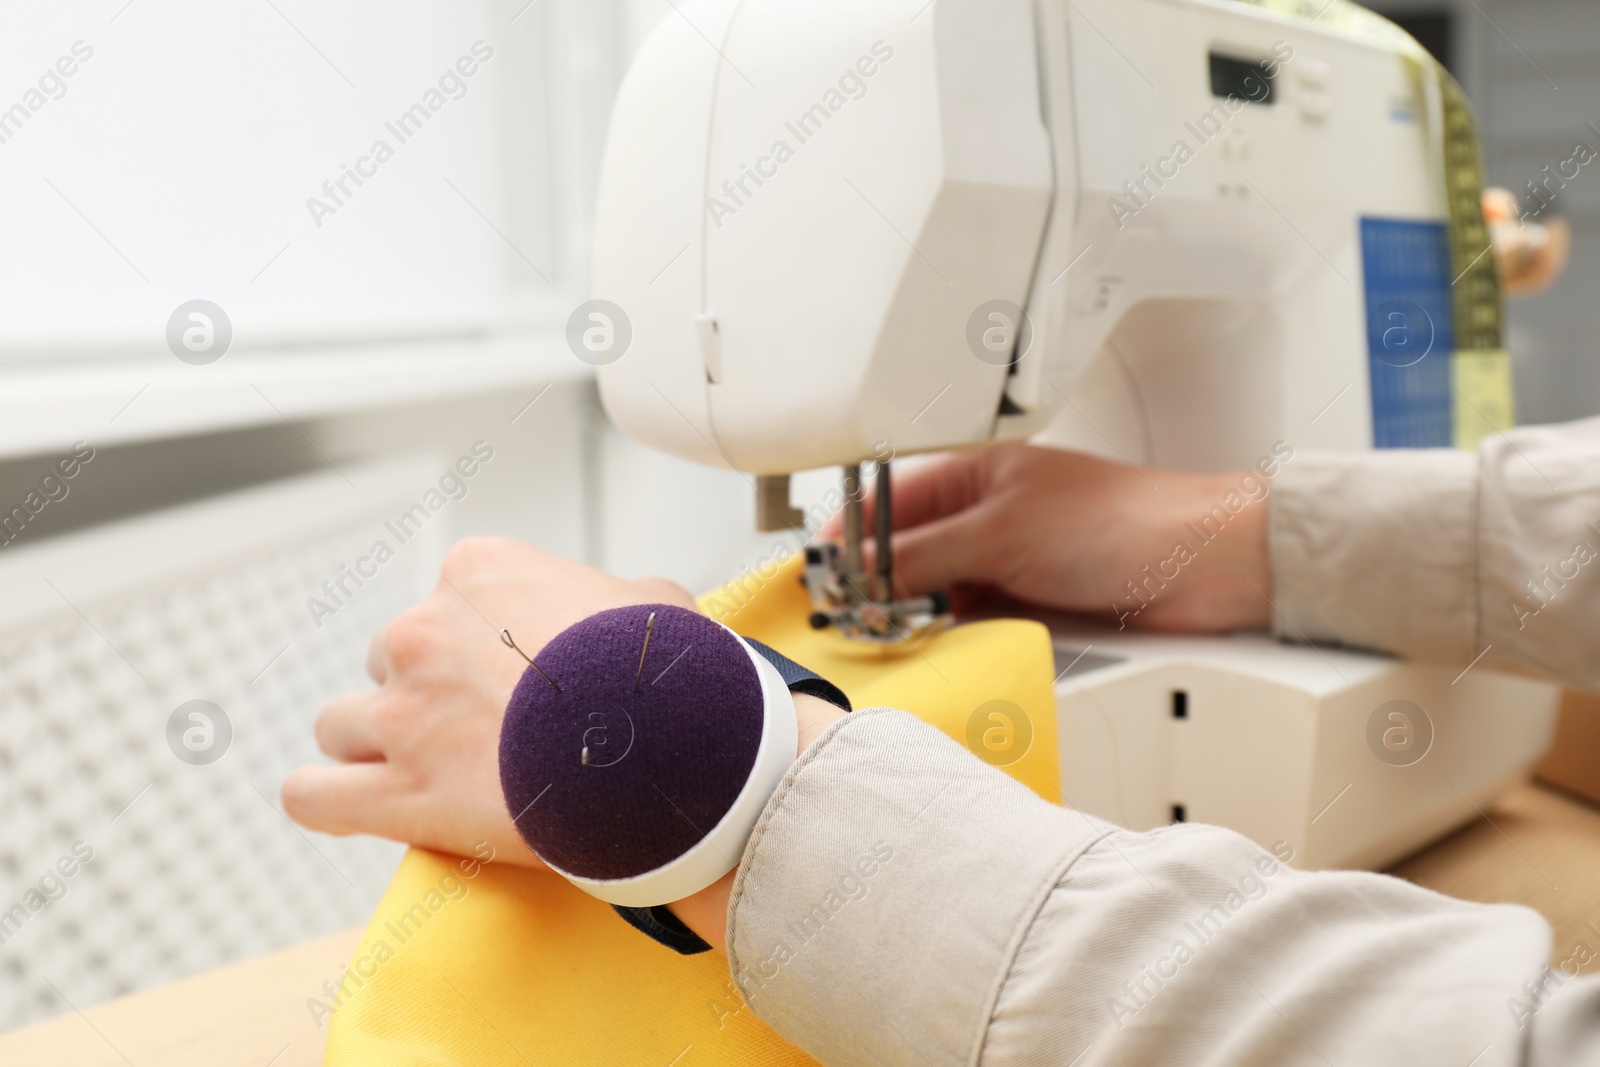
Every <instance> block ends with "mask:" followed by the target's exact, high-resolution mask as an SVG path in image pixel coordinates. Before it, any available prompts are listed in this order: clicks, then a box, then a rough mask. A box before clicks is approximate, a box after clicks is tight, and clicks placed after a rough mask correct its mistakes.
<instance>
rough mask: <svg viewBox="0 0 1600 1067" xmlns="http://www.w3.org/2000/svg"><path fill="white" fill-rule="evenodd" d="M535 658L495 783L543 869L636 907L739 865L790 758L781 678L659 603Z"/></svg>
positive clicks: (791, 735)
mask: <svg viewBox="0 0 1600 1067" xmlns="http://www.w3.org/2000/svg"><path fill="white" fill-rule="evenodd" d="M647 636H648V640H647ZM534 659H535V662H536V663H537V664H538V666H537V667H533V666H530V667H529V668H528V669H527V670H526V671H524V672H523V675H522V680H521V681H520V682H519V683H518V684H517V687H516V689H515V690H514V691H513V692H512V695H511V700H510V702H509V704H508V705H507V707H506V716H505V721H504V724H503V725H502V727H501V732H500V785H501V789H502V790H503V792H504V794H505V800H506V806H507V809H508V811H509V813H510V814H511V816H512V818H513V820H514V821H515V823H516V826H517V830H518V832H519V833H521V835H522V837H523V840H525V841H526V842H527V843H528V845H529V847H530V848H532V849H533V851H534V852H535V853H537V854H538V856H539V858H540V859H542V860H544V861H545V862H546V863H547V864H549V865H550V866H551V867H552V868H553V869H555V870H556V871H557V872H559V873H561V874H563V875H564V876H566V877H567V878H568V879H570V880H571V881H573V882H574V883H575V884H576V885H578V886H579V887H580V888H582V889H584V890H586V891H587V892H589V893H591V894H592V895H594V896H597V897H600V898H601V899H602V900H607V901H610V902H611V903H614V904H624V905H631V906H648V905H655V904H664V903H667V902H669V901H672V900H678V899H681V898H682V897H685V896H688V895H689V894H691V893H694V892H697V891H699V890H700V889H703V888H705V886H707V885H710V884H711V883H712V882H714V881H716V880H717V878H719V877H721V876H722V875H723V874H724V873H726V872H727V871H728V870H731V869H732V868H733V867H735V866H737V865H738V862H739V857H740V855H741V853H742V852H743V850H744V846H745V843H746V842H747V841H748V839H749V835H750V831H751V829H752V828H753V827H754V825H755V821H756V818H757V817H759V815H760V812H761V809H762V807H764V806H765V804H766V801H767V800H768V799H769V798H770V797H771V795H772V793H773V791H774V790H775V789H776V788H777V784H778V782H779V781H780V780H781V779H782V776H783V774H784V773H785V772H786V771H787V769H788V767H789V766H790V764H791V763H792V762H793V760H794V749H795V743H796V737H797V727H796V723H795V713H794V704H793V701H792V700H791V698H790V696H789V692H788V689H787V688H786V687H785V685H784V683H783V679H782V678H781V677H780V676H779V675H778V672H777V671H776V670H775V669H774V668H773V667H772V666H771V665H770V664H768V663H767V662H766V661H765V660H764V659H762V658H761V657H759V656H758V655H756V654H755V653H754V651H753V650H752V649H751V648H750V646H749V645H747V644H746V643H745V642H744V641H743V640H741V639H740V638H739V637H737V636H736V635H735V634H734V633H733V632H732V631H731V630H729V629H727V628H726V627H724V626H722V625H721V624H720V623H717V622H713V621H712V620H711V619H708V618H706V617H705V616H703V615H700V614H697V613H695V612H693V611H688V610H686V609H684V608H679V607H673V606H671V605H667V604H645V605H636V606H630V607H625V608H616V609H613V610H610V611H603V612H600V613H598V614H596V615H592V616H590V617H589V618H587V619H584V620H583V621H582V622H579V623H577V624H575V625H573V626H571V627H569V628H568V629H566V630H564V631H563V632H562V633H560V634H558V635H557V636H556V637H555V638H554V639H552V640H551V642H550V643H549V644H548V645H546V646H545V647H544V649H543V650H541V651H540V652H539V653H538V655H537V656H535V657H534Z"/></svg>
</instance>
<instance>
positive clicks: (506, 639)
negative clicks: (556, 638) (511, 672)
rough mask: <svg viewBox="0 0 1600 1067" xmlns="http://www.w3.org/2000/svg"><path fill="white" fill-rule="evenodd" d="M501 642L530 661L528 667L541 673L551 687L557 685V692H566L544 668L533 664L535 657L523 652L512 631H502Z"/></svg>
mask: <svg viewBox="0 0 1600 1067" xmlns="http://www.w3.org/2000/svg"><path fill="white" fill-rule="evenodd" d="M500 640H501V641H502V642H503V643H504V644H505V646H506V647H507V648H512V649H516V652H517V655H519V656H521V657H522V658H523V659H525V660H527V661H528V666H530V667H532V668H533V669H534V670H536V671H538V672H539V677H541V678H543V679H544V680H545V681H547V682H549V683H550V684H551V685H555V686H556V692H558V693H564V692H566V690H565V689H562V688H561V687H560V686H559V685H556V680H555V679H554V678H552V677H550V676H549V675H548V674H546V673H544V670H543V669H542V668H540V666H539V665H538V664H537V663H535V662H533V657H532V656H530V655H528V654H527V653H526V652H524V651H522V649H521V648H519V647H518V645H517V642H516V641H515V640H514V639H513V638H512V636H511V631H510V630H501V631H500Z"/></svg>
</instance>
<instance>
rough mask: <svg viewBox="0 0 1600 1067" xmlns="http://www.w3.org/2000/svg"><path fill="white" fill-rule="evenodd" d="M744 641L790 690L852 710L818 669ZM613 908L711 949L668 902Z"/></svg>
mask: <svg viewBox="0 0 1600 1067" xmlns="http://www.w3.org/2000/svg"><path fill="white" fill-rule="evenodd" d="M744 642H745V644H747V645H749V646H750V647H751V648H753V649H755V650H756V653H757V654H758V655H759V656H760V657H761V658H762V659H764V660H766V661H767V662H768V663H770V664H772V665H773V666H774V667H776V668H777V669H778V674H779V675H781V676H782V677H783V683H784V684H785V685H787V686H788V687H789V692H791V693H805V694H808V695H809V696H814V697H817V698H819V699H821V700H826V701H827V702H828V703H830V704H832V705H833V706H834V707H836V708H841V709H843V710H845V711H850V710H851V708H850V698H849V697H847V696H845V695H844V690H842V689H840V688H839V687H838V686H836V685H834V684H833V683H832V682H830V681H828V680H827V679H826V678H824V677H822V676H821V675H819V674H817V673H816V672H815V671H808V670H806V669H805V668H804V667H802V666H800V664H798V663H796V662H795V661H794V660H792V659H790V658H789V657H788V656H785V655H783V654H782V653H780V652H776V651H774V650H773V649H771V648H768V647H767V646H766V645H764V644H762V643H761V642H760V641H756V640H753V639H751V638H748V637H746V638H744ZM612 907H614V908H616V909H617V914H618V915H620V916H622V918H623V920H624V921H625V922H626V923H627V924H628V925H629V926H631V927H633V928H634V929H635V930H638V931H639V932H640V933H642V934H644V935H645V936H646V937H650V938H653V939H655V940H657V941H659V942H661V943H662V944H663V945H666V946H667V947H668V948H670V949H672V951H674V952H677V953H679V954H680V955H684V956H693V955H695V954H696V953H700V952H709V951H710V950H711V946H710V945H708V944H706V942H705V939H704V938H702V937H701V936H700V935H699V934H697V933H695V932H694V931H693V930H691V929H689V928H688V927H687V926H685V925H683V922H682V920H680V919H679V918H678V917H677V916H676V915H674V914H672V912H671V911H670V910H669V909H668V908H667V906H666V905H665V904H660V905H657V906H655V907H653V908H625V907H623V906H622V905H620V904H614V905H612Z"/></svg>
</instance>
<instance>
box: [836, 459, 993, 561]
mask: <svg viewBox="0 0 1600 1067" xmlns="http://www.w3.org/2000/svg"><path fill="white" fill-rule="evenodd" d="M982 462H983V460H982V459H981V457H980V455H979V454H978V453H973V452H963V453H957V454H955V455H951V456H944V457H942V458H940V459H936V460H932V461H929V462H927V463H918V464H915V465H912V466H908V467H905V468H903V469H901V470H899V471H898V472H897V473H896V474H895V475H894V487H893V495H894V505H893V507H894V528H895V530H897V531H899V530H910V529H913V528H915V527H918V526H921V525H923V524H924V523H929V522H933V521H935V520H937V519H941V518H944V517H945V516H947V515H952V514H954V513H956V512H958V511H963V510H965V509H966V508H970V507H972V506H973V505H974V504H976V503H978V501H979V499H981V497H982V481H981V479H980V474H981V467H980V464H981V463H982ZM877 503H878V493H877V489H876V488H873V489H871V490H869V491H868V492H867V495H866V496H865V497H863V498H862V501H861V519H862V522H863V523H864V524H865V526H866V529H867V532H870V531H871V530H872V524H873V522H874V518H873V516H874V515H875V514H876V513H877ZM843 530H844V516H843V515H842V514H836V515H834V516H833V517H832V518H831V519H829V520H828V521H827V522H826V523H824V524H823V526H822V529H820V530H818V531H817V538H818V539H819V540H823V541H831V540H837V539H838V538H839V536H840V535H841V533H842V532H843Z"/></svg>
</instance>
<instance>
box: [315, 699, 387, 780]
mask: <svg viewBox="0 0 1600 1067" xmlns="http://www.w3.org/2000/svg"><path fill="white" fill-rule="evenodd" d="M377 709H378V691H377V690H375V689H369V690H366V691H365V692H360V693H346V694H345V695H344V696H341V697H336V698H334V699H333V700H330V701H329V702H328V703H327V704H326V705H325V706H324V707H323V709H322V713H321V714H320V715H318V716H317V721H316V725H315V727H314V728H313V729H314V731H315V733H316V737H317V747H318V748H320V749H321V750H322V751H323V753H324V754H325V755H327V756H330V757H332V758H333V759H336V760H339V761H340V762H342V763H364V762H367V761H370V760H380V759H383V758H384V749H383V744H382V742H381V741H380V739H379V737H378V725H377V721H378V716H377Z"/></svg>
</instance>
